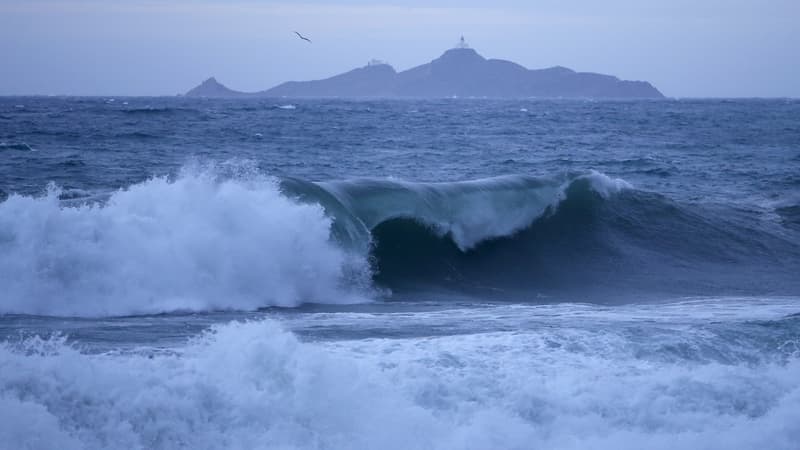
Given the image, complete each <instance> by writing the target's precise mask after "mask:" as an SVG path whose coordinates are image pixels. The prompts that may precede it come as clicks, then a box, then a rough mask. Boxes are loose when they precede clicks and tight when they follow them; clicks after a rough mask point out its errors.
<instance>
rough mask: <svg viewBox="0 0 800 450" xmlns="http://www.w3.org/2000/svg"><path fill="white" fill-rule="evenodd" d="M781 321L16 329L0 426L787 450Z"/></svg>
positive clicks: (16, 433) (6, 356) (794, 367)
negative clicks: (185, 334)
mask: <svg viewBox="0 0 800 450" xmlns="http://www.w3.org/2000/svg"><path fill="white" fill-rule="evenodd" d="M784 322H787V323H784V324H783V325H782V326H783V327H784V328H787V329H786V330H784V331H782V330H780V329H778V330H775V329H772V328H769V327H763V326H760V325H758V324H753V325H748V324H734V325H733V326H717V327H713V326H711V327H709V326H708V325H707V324H703V325H702V326H699V327H694V326H686V325H685V324H677V325H676V324H663V323H661V324H659V325H657V326H656V325H654V326H652V327H648V326H647V325H646V324H645V326H644V329H643V328H642V323H641V322H636V323H635V324H626V322H625V321H624V320H622V321H614V322H613V323H612V326H608V325H607V324H605V323H604V325H603V326H599V327H595V328H591V327H585V328H582V327H575V326H572V327H570V326H567V327H565V326H563V325H555V326H552V325H551V326H542V327H534V328H532V329H527V330H514V331H509V332H496V333H477V334H466V335H457V336H437V337H428V338H425V339H417V338H414V339H366V340H363V339H362V340H356V341H348V340H345V341H339V342H303V341H301V340H299V339H298V338H297V337H296V336H295V335H293V334H292V333H290V332H288V331H286V330H284V329H282V328H281V326H280V325H279V324H278V323H276V322H274V321H270V320H265V321H258V322H255V321H254V322H246V323H239V322H232V323H228V324H223V325H216V326H213V327H212V328H211V329H210V330H209V331H208V332H205V333H203V334H202V335H201V336H199V337H197V338H195V339H193V340H192V341H191V342H189V343H188V344H187V345H185V346H181V347H178V348H175V349H170V350H168V351H164V350H159V349H153V348H142V349H135V350H128V351H125V350H123V351H115V352H107V353H100V354H92V353H90V352H85V351H81V349H80V347H78V346H75V345H70V344H68V343H67V342H65V341H66V340H65V339H64V338H63V337H51V338H49V339H41V338H29V339H25V340H22V341H20V342H5V343H2V344H0V367H2V368H3V370H2V371H0V416H2V418H3V420H1V421H0V440H1V441H2V442H4V443H6V445H8V446H9V447H11V448H32V449H33V448H42V449H44V448H52V446H53V443H55V442H58V447H59V448H65V449H72V448H75V449H94V448H154V449H160V448H201V449H202V448H209V449H210V448H259V447H263V446H268V447H270V448H350V449H375V448H388V449H395V448H396V449H406V448H437V449H448V448H454V449H485V448H555V449H581V448H597V449H606V448H608V449H641V448H649V449H665V450H666V449H672V448H675V445H676V442H677V443H680V445H679V447H685V448H706V449H738V448H742V449H751V448H759V447H765V448H771V449H787V450H788V449H795V448H796V444H797V439H796V437H797V434H798V433H800V424H798V421H797V420H796V418H797V414H798V411H799V410H800V395H799V393H800V390H798V389H800V386H799V385H800V381H799V380H800V379H799V378H798V377H797V373H798V370H800V360H798V357H797V356H798V354H797V343H796V337H797V319H787V320H786V321H784ZM579 323H581V322H580V321H579ZM732 343H735V345H732ZM770 343H771V344H770ZM342 411H347V414H342Z"/></svg>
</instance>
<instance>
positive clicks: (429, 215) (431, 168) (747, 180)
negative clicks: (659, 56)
mask: <svg viewBox="0 0 800 450" xmlns="http://www.w3.org/2000/svg"><path fill="white" fill-rule="evenodd" d="M798 273H800V102H798V101H794V100H690V101H672V100H667V101H652V102H644V101H632V102H593V101H532V100H531V101H528V100H520V101H494V100H430V101H377V100H376V101H346V100H291V101H290V100H237V101H225V100H199V99H183V98H117V99H107V98H27V97H26V98H2V99H0V286H2V289H0V314H2V315H0V337H2V340H3V341H4V343H3V345H2V347H1V348H0V374H2V375H0V416H1V417H2V418H3V420H0V423H2V425H0V442H5V443H8V448H19V447H28V448H52V447H53V445H54V443H56V442H57V443H58V446H59V447H60V448H109V447H112V448H117V447H120V448H122V447H124V448H182V447H188V448H253V447H263V448H531V447H542V448H587V447H591V448H675V446H676V445H677V446H678V447H679V448H757V447H758V448H762V447H763V446H764V445H765V443H766V445H767V446H769V447H770V448H786V449H793V448H796V443H797V442H798V441H800V428H798V425H797V423H798V422H797V420H794V419H795V418H796V417H797V415H798V414H800V384H798V380H800V362H799V357H800V322H798V313H800V277H798V276H797V274H798ZM0 446H2V444H0Z"/></svg>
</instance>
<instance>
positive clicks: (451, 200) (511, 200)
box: [319, 171, 632, 251]
mask: <svg viewBox="0 0 800 450" xmlns="http://www.w3.org/2000/svg"><path fill="white" fill-rule="evenodd" d="M574 183H588V185H589V187H590V188H591V189H592V190H594V191H595V192H596V193H598V194H599V195H601V196H603V197H609V196H611V195H613V194H615V193H618V192H620V191H621V190H623V189H630V188H632V186H631V185H630V184H629V183H627V182H626V181H624V180H621V179H614V178H610V177H608V176H607V175H605V174H602V173H600V172H596V171H590V172H588V173H585V174H571V175H565V176H562V177H554V178H538V177H530V176H520V175H512V176H504V177H496V178H488V179H482V180H474V181H464V182H452V183H410V182H404V181H395V180H372V179H362V180H353V181H338V182H330V183H319V186H320V187H322V188H323V189H325V190H326V191H327V192H329V193H330V194H332V195H333V196H334V197H336V199H337V200H338V201H339V202H340V203H341V204H342V205H343V206H344V207H345V208H346V209H347V210H348V211H349V212H350V213H351V214H352V215H353V216H355V217H358V219H359V220H360V221H361V222H362V223H363V225H364V226H365V227H366V228H368V229H369V230H374V229H375V228H377V227H378V226H380V225H381V224H383V223H386V222H389V221H392V220H396V219H410V220H413V221H416V222H418V223H420V224H422V225H425V226H428V227H430V228H431V229H432V230H433V231H434V232H436V233H437V234H438V235H439V236H449V237H451V238H452V239H453V241H454V242H455V243H456V245H457V246H458V248H459V249H460V250H462V251H468V250H470V249H472V248H474V247H475V246H476V245H478V244H479V243H481V242H483V241H485V240H488V239H493V238H498V237H503V236H509V235H512V234H514V233H516V232H518V231H520V230H522V229H524V228H525V227H527V226H529V225H530V224H531V223H533V222H534V221H535V220H536V219H537V218H539V217H541V216H542V215H544V214H545V213H546V212H547V211H552V210H554V209H556V208H557V207H558V204H559V203H560V202H561V201H562V200H563V199H564V198H565V197H566V191H567V189H568V188H569V187H570V186H572V185H573V184H574Z"/></svg>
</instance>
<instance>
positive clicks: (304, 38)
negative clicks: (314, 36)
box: [294, 31, 312, 44]
mask: <svg viewBox="0 0 800 450" xmlns="http://www.w3.org/2000/svg"><path fill="white" fill-rule="evenodd" d="M294 34H296V35H297V37H299V38H300V39H302V40H304V41H308V43H309V44H311V43H312V42H311V39H309V38H307V37H305V36H303V35H302V34H300V33H298V32H297V31H295V32H294Z"/></svg>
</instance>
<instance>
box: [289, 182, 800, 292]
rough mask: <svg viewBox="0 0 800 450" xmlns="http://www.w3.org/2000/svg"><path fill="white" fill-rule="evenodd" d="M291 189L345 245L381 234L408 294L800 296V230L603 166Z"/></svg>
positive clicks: (391, 279) (388, 265) (378, 259)
mask: <svg viewBox="0 0 800 450" xmlns="http://www.w3.org/2000/svg"><path fill="white" fill-rule="evenodd" d="M283 188H284V191H285V192H287V195H290V196H295V197H296V198H298V199H299V200H301V201H312V202H318V203H319V204H322V205H323V206H324V207H325V208H326V209H327V210H328V211H329V213H330V214H331V215H332V216H333V217H336V221H335V222H336V225H335V226H336V227H338V228H337V229H336V230H335V231H336V232H337V235H338V236H339V237H340V240H341V241H346V242H364V240H365V239H369V243H370V247H369V248H370V252H371V253H370V254H371V257H372V259H373V261H374V270H375V277H374V278H375V280H376V281H377V282H378V283H379V284H381V285H384V286H388V287H390V288H391V289H393V290H394V291H395V292H398V291H400V290H406V289H409V288H424V289H426V290H428V289H431V288H444V289H448V290H457V291H462V292H463V291H467V292H474V293H478V294H479V295H481V296H482V297H485V296H487V295H488V296H496V297H499V298H509V297H510V296H511V297H514V298H520V297H521V298H525V299H531V298H534V299H535V298H543V297H545V298H546V297H555V296H561V297H563V296H572V297H573V298H574V296H576V295H578V296H579V298H582V299H586V300H589V301H603V302H605V301H609V300H610V299H612V298H616V299H617V301H627V300H630V299H631V298H633V297H635V298H636V299H638V300H641V299H643V297H665V296H676V295H677V296H681V295H702V294H728V295H734V294H735V295H739V294H741V295H747V294H764V293H769V294H785V295H794V294H796V293H797V292H798V291H800V284H799V283H798V282H796V281H795V278H796V277H794V275H792V273H793V271H796V270H798V269H800V264H798V261H800V245H798V240H797V236H796V234H790V235H788V236H786V235H782V234H776V233H773V232H771V231H770V230H769V227H764V228H763V229H762V228H759V227H758V226H757V225H758V224H755V226H754V225H753V224H752V223H751V222H752V221H751V220H749V219H748V218H740V217H737V216H736V213H735V211H715V210H713V209H707V208H704V207H702V206H700V205H680V204H677V203H675V202H672V201H671V200H669V199H668V198H666V197H664V196H662V195H659V194H657V193H652V192H646V191H641V190H637V189H635V188H634V187H633V186H632V185H630V184H629V183H627V182H625V181H624V180H621V179H614V178H610V177H608V176H606V175H604V174H602V173H599V172H594V171H591V172H586V173H567V174H561V175H557V176H553V177H529V176H508V177H500V178H493V179H486V180H477V181H467V182H457V183H408V182H402V181H392V180H351V181H339V182H330V183H316V184H312V183H305V182H300V181H297V180H293V181H291V182H284V185H283ZM783 231H788V230H783Z"/></svg>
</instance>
